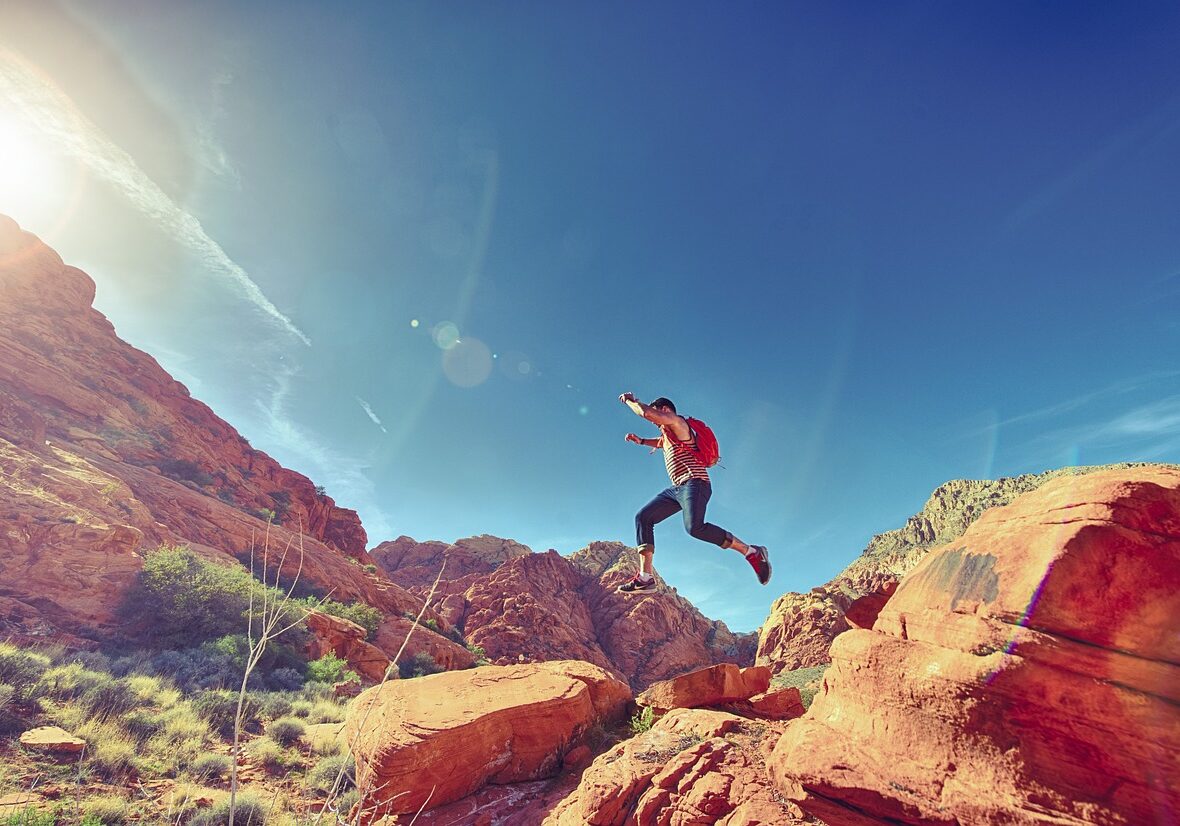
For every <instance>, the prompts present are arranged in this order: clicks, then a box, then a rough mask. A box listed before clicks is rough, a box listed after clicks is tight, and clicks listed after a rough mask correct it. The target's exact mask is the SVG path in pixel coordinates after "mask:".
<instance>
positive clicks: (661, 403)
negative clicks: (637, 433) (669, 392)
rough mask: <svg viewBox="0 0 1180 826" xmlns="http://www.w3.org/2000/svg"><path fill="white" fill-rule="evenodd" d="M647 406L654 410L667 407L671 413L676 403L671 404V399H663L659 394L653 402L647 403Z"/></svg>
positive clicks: (674, 410) (674, 409) (673, 411)
mask: <svg viewBox="0 0 1180 826" xmlns="http://www.w3.org/2000/svg"><path fill="white" fill-rule="evenodd" d="M648 407H652V408H655V409H656V410H659V409H660V408H667V409H668V410H669V411H671V412H672V413H675V412H676V405H674V404H672V400H671V399H665V398H664V397H663V396H660V397H659V398H658V399H656V400H655V401H654V402H652V403H651V404H649V405H648Z"/></svg>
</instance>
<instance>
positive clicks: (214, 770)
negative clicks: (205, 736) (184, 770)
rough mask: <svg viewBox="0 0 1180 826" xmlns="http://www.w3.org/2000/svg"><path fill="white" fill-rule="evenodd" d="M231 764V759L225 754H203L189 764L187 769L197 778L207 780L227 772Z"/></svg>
mask: <svg viewBox="0 0 1180 826" xmlns="http://www.w3.org/2000/svg"><path fill="white" fill-rule="evenodd" d="M231 764H232V761H231V760H230V758H229V757H228V756H227V755H224V754H203V755H201V756H200V757H198V758H197V759H196V760H194V761H193V762H192V763H191V764H190V765H189V767H188V770H189V771H190V772H191V773H192V775H193V777H195V778H197V779H198V780H208V779H209V778H212V777H223V776H224V775H227V774H229V772H230V769H231V768H232V765H231Z"/></svg>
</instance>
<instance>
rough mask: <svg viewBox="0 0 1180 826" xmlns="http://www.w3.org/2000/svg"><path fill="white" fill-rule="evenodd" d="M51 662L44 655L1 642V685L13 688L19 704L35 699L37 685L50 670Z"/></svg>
mask: <svg viewBox="0 0 1180 826" xmlns="http://www.w3.org/2000/svg"><path fill="white" fill-rule="evenodd" d="M50 664H51V663H50V660H49V658H48V657H46V656H45V655H44V654H38V653H34V652H32V651H24V650H22V649H20V648H17V647H16V646H15V645H12V644H11V643H7V642H0V683H4V684H5V685H8V686H12V690H13V696H14V698H15V699H16V701H17V702H24V701H26V700H30V699H32V698H33V696H34V693H35V690H36V686H37V683H38V682H39V681H40V680H41V677H42V675H44V674H45V672H46V671H48V670H49V666H50Z"/></svg>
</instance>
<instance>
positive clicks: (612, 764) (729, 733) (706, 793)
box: [543, 709, 808, 826]
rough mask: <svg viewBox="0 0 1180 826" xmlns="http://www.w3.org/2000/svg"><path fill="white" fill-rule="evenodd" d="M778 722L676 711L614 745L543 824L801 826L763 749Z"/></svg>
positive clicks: (797, 812) (798, 813)
mask: <svg viewBox="0 0 1180 826" xmlns="http://www.w3.org/2000/svg"><path fill="white" fill-rule="evenodd" d="M781 725H782V724H768V723H755V722H751V721H750V720H746V719H743V718H741V717H737V716H735V715H733V714H727V713H726V712H723V711H714V710H707V709H676V710H674V711H671V712H669V713H668V714H666V715H665V716H664V717H662V718H660V720H659V721H657V722H656V723H655V725H653V726H652V727H651V729H649V730H648V731H646V732H644V733H642V734H640V735H638V736H637V737H634V738H632V739H630V740H627V741H625V742H623V743H620V744H619V745H617V746H615V747H614V748H613V749H611V750H610V751H608V752H606V754H603V755H602V756H601V757H599V758H598V759H596V760H595V761H594V762H593V763H592V764H591V765H590V767H589V768H588V769H586V771H585V772H584V773H583V774H582V779H581V782H580V783H579V785H578V787H577V789H575V790H574V791H573V792H572V793H571V794H569V795H568V796H567V797H566V798H565V799H563V800H562V801H561V802H559V803H558V804H557V805H556V806H554V807H553V809H552V811H551V812H550V814H549V816H548V817H546V818H545V820H544V821H543V824H544V826H585V824H595V826H625V825H626V824H642V826H664V824H692V823H700V824H719V826H759V824H765V826H770V824H776V825H778V824H781V826H789V824H794V823H806V822H808V821H807V820H806V819H805V817H804V814H803V812H802V810H800V809H799V808H798V807H796V806H794V805H793V804H790V803H787V802H785V801H784V800H783V799H782V797H781V795H779V794H778V793H777V790H776V789H775V788H774V785H773V783H772V782H771V780H770V777H769V775H768V774H767V772H766V767H765V755H764V754H763V747H764V744H765V743H767V742H773V741H774V738H775V737H776V736H777V735H778V733H779V732H780V731H781V728H780V726H781Z"/></svg>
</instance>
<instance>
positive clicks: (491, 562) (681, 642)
mask: <svg viewBox="0 0 1180 826" xmlns="http://www.w3.org/2000/svg"><path fill="white" fill-rule="evenodd" d="M373 556H374V558H375V559H377V560H378V561H379V562H380V564H382V565H383V566H384V567H385V569H386V570H387V571H389V572H390V575H391V577H392V578H393V579H394V580H395V581H396V582H398V583H399V584H404V585H405V586H407V587H408V588H409V590H410V591H412V592H414V593H417V594H419V595H424V594H425V593H426V592H427V591H428V590H429V587H430V585H431V584H432V583H433V581H434V578H435V576H437V574H438V571H439V570H440V568H441V566H442V564H443V561H444V560H445V561H446V571H445V574H444V577H443V580H442V582H441V583H440V584H439V587H438V590H437V591H436V599H438V600H439V601H440V603H441V604H440V605H439V609H438V610H439V613H440V614H441V615H442V616H443V617H444V618H445V620H446V621H447V622H450V623H453V624H454V625H455V626H456V627H458V628H460V629H462V631H463V633H464V635H465V636H466V638H467V640H468V641H470V642H471V643H472V644H474V645H478V646H480V647H482V648H483V649H484V651H485V652H486V654H487V657H488V658H489V659H490V660H491V661H492V662H495V663H498V664H502V665H504V664H509V663H515V662H519V661H521V660H522V659H523V660H524V661H534V662H536V661H544V660H554V659H580V660H585V661H587V662H592V663H594V664H596V665H598V666H601V667H602V668H606V669H608V670H610V671H611V672H612V673H615V674H618V675H621V676H623V677H625V678H626V679H627V680H628V681H629V682H630V683H631V685H632V687H634V688H642V687H643V686H646V685H649V684H650V683H652V682H654V681H656V680H661V679H664V678H666V677H670V676H672V675H675V674H680V673H683V672H685V671H689V670H692V669H694V668H699V667H701V666H704V665H710V664H714V663H718V662H734V663H743V664H744V663H749V662H750V661H751V660H752V659H753V646H754V643H755V638H754V636H753V635H752V634H734V633H732V632H731V631H730V630H729V629H728V628H727V627H726V626H725V624H724V623H721V622H715V621H711V620H708V619H706V618H705V617H704V616H702V615H701V613H700V611H698V610H697V609H696V608H695V607H694V606H693V605H692V604H691V603H690V602H688V601H687V600H686V599H684V598H683V597H681V596H679V595H678V594H677V593H676V592H675V589H671V588H667V587H666V586H663V583H662V582H661V586H662V587H661V589H660V590H659V591H658V592H656V593H655V594H653V595H651V596H646V597H641V598H638V599H636V598H634V597H627V596H625V595H622V594H618V593H616V592H615V588H616V587H617V585H618V584H619V583H620V582H622V581H623V580H624V579H625V578H626V577H628V576H629V575H630V572H631V567H632V566H633V565H634V558H633V554H632V553H631V552H630V551H629V550H628V549H627V547H626V546H624V545H621V544H619V543H617V542H596V543H593V544H592V545H591V546H589V547H588V548H585V549H583V550H581V551H578V552H577V553H575V554H573V555H572V556H570V557H568V558H567V557H562V556H560V555H559V554H557V553H556V552H555V551H549V552H547V553H543V554H537V553H531V552H529V551H528V549H527V548H525V546H523V545H519V544H518V543H515V542H511V541H510V540H501V539H497V538H495V537H487V536H484V537H474V538H472V539H462V540H459V541H458V542H456V543H455V544H454V545H450V546H445V545H442V544H441V543H437V542H425V543H421V544H418V543H415V542H414V541H413V540H411V539H409V538H408V537H400V538H399V539H397V540H394V541H393V542H387V543H383V544H382V545H380V546H378V547H377V548H375V549H374V550H373ZM403 577H404V578H403ZM452 577H454V578H453V579H452ZM440 594H441V595H442V596H441V598H440V597H439V595H440Z"/></svg>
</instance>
